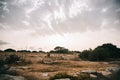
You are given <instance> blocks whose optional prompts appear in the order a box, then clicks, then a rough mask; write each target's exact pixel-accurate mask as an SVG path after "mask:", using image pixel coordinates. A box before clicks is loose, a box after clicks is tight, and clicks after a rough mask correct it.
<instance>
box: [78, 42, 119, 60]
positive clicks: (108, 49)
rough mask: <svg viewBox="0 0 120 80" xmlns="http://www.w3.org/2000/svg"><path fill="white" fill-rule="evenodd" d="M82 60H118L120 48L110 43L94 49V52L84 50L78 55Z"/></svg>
mask: <svg viewBox="0 0 120 80" xmlns="http://www.w3.org/2000/svg"><path fill="white" fill-rule="evenodd" d="M79 57H80V58H81V59H83V60H91V61H103V60H107V59H110V58H112V59H116V58H120V48H117V47H116V46H115V45H112V44H110V43H108V44H103V45H102V46H98V47H96V48H95V49H94V50H84V51H83V52H81V53H80V54H79Z"/></svg>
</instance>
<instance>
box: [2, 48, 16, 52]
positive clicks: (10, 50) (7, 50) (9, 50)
mask: <svg viewBox="0 0 120 80" xmlns="http://www.w3.org/2000/svg"><path fill="white" fill-rule="evenodd" d="M4 51H5V52H16V50H14V49H11V48H8V49H6V50H4Z"/></svg>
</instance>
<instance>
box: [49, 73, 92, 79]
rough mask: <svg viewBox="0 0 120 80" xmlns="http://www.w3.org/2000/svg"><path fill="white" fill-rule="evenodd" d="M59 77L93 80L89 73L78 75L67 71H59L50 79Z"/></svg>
mask: <svg viewBox="0 0 120 80" xmlns="http://www.w3.org/2000/svg"><path fill="white" fill-rule="evenodd" d="M57 79H60V80H62V79H66V80H67V79H70V80H93V79H92V78H91V77H90V75H89V74H80V75H78V76H71V75H68V74H67V73H57V74H55V75H54V76H53V77H50V79H49V80H57Z"/></svg>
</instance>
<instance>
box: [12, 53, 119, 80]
mask: <svg viewBox="0 0 120 80" xmlns="http://www.w3.org/2000/svg"><path fill="white" fill-rule="evenodd" d="M16 54H17V55H19V56H21V57H23V58H24V59H25V60H27V61H31V64H28V65H25V66H19V65H13V66H12V68H13V69H14V70H16V71H18V73H19V75H22V76H25V77H26V78H30V77H32V78H33V80H34V79H35V80H47V79H48V78H49V77H50V76H53V75H54V74H56V73H58V72H66V73H68V74H72V75H74V74H76V73H79V72H80V71H82V70H96V71H104V70H105V69H106V68H107V67H112V66H118V65H116V64H108V63H107V62H91V61H82V60H79V58H78V54H51V56H50V57H47V54H43V53H16ZM45 62H46V63H45ZM24 67H26V68H24ZM32 78H31V80H32Z"/></svg>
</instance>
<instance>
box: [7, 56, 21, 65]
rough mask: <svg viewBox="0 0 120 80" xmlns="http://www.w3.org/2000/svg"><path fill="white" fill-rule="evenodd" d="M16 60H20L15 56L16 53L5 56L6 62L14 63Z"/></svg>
mask: <svg viewBox="0 0 120 80" xmlns="http://www.w3.org/2000/svg"><path fill="white" fill-rule="evenodd" d="M17 61H20V57H19V56H17V55H15V54H12V55H9V56H8V57H7V58H6V62H7V64H12V63H16V62H17Z"/></svg>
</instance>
